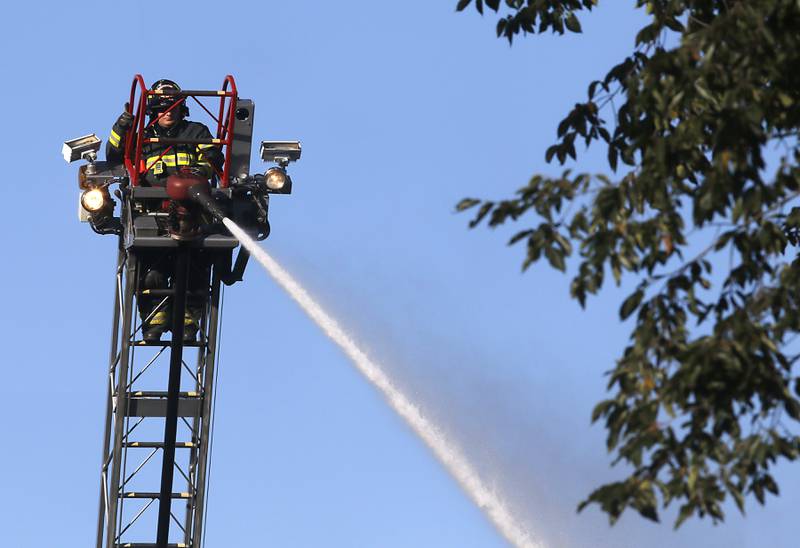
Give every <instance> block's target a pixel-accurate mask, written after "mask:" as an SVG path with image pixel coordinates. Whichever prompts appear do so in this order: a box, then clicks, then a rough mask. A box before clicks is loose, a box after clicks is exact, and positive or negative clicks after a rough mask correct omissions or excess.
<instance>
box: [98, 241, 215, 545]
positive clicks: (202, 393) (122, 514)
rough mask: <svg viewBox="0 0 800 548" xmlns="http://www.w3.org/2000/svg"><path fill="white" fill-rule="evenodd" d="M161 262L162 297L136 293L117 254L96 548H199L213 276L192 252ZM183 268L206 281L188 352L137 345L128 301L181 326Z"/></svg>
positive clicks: (129, 266) (126, 263)
mask: <svg viewBox="0 0 800 548" xmlns="http://www.w3.org/2000/svg"><path fill="white" fill-rule="evenodd" d="M171 253H172V254H173V255H172V256H173V257H174V260H175V262H176V268H175V275H174V276H173V277H172V278H173V280H172V287H170V288H168V289H161V290H146V289H142V288H140V287H138V280H139V279H140V276H139V272H138V269H139V268H140V259H139V258H138V257H137V254H136V252H135V251H134V250H121V251H120V253H119V258H118V261H117V278H116V288H115V294H114V317H113V318H114V319H113V333H112V338H111V353H110V360H109V361H110V363H109V368H108V398H107V405H106V421H105V435H104V444H103V460H102V473H101V485H100V511H99V513H98V516H99V517H98V523H97V544H96V546H97V548H117V547H130V548H145V547H159V548H161V547H167V546H169V547H186V548H199V547H200V546H201V539H202V532H203V514H204V508H205V487H206V477H207V470H208V460H209V443H208V442H209V439H210V434H211V423H212V421H211V416H212V401H213V389H214V386H213V383H214V365H215V357H216V351H217V333H218V330H219V321H220V314H219V301H220V271H221V270H222V269H221V268H219V266H218V265H217V264H215V263H214V262H213V261H211V262H210V264H208V263H209V261H199V260H195V261H194V264H193V262H192V259H196V256H195V254H196V253H197V251H196V250H192V249H189V248H181V247H179V248H178V250H177V251H176V250H174V249H173V250H172V251H171ZM181 261H183V263H182V262H181ZM187 263H188V264H187ZM184 267H185V269H183V270H181V269H182V268H184ZM190 268H203V269H205V273H204V274H203V275H204V276H206V277H205V278H204V279H206V280H207V281H208V285H207V289H206V290H204V291H201V292H200V293H202V294H203V295H202V297H201V298H202V299H203V301H204V305H203V310H202V314H201V321H200V326H199V333H198V340H197V342H186V343H184V342H183V341H182V340H180V339H179V340H175V341H172V340H169V335H167V334H165V336H164V338H166V339H168V340H165V341H161V342H155V343H153V342H145V341H143V338H142V322H141V320H140V318H139V314H138V313H137V299H138V298H141V297H142V296H143V295H144V294H148V298H154V299H158V301H157V302H158V306H157V307H156V310H154V311H153V313H155V312H156V311H158V310H161V309H164V308H165V307H170V308H171V309H172V314H173V316H174V317H178V318H179V322H180V323H181V324H182V321H183V310H184V309H185V300H186V298H185V285H186V276H185V274H186V272H187V270H186V269H190ZM181 290H183V291H181ZM181 293H183V296H181ZM195 297H197V295H195ZM175 329H176V326H175V325H173V331H175ZM182 330H183V329H182V327H181V328H180V329H178V331H182ZM176 339H178V338H177V337H176ZM181 339H182V337H181ZM181 507H183V511H181ZM154 533H155V534H156V536H155V537H154Z"/></svg>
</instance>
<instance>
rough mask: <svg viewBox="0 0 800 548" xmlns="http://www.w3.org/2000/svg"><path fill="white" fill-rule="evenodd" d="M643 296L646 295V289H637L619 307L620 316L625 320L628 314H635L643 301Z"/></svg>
mask: <svg viewBox="0 0 800 548" xmlns="http://www.w3.org/2000/svg"><path fill="white" fill-rule="evenodd" d="M642 297H644V291H642V290H641V289H637V290H636V291H634V292H633V293H631V294H630V295H629V296H628V298H627V299H625V300H624V301H623V302H622V306H621V307H620V309H619V317H620V319H621V320H625V319H627V318H628V316H630V315H631V314H633V312H634V311H635V310H636V308H637V307H638V306H639V303H641V302H642Z"/></svg>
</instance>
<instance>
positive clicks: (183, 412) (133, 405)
mask: <svg viewBox="0 0 800 548" xmlns="http://www.w3.org/2000/svg"><path fill="white" fill-rule="evenodd" d="M200 402H201V398H197V397H194V398H180V399H179V400H178V416H179V417H196V416H199V415H200V412H201V406H200ZM126 411H127V413H126V415H127V416H128V417H166V416H167V399H166V398H161V397H158V398H137V397H135V396H134V397H130V398H128V409H127V410H126Z"/></svg>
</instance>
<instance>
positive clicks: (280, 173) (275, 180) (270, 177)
mask: <svg viewBox="0 0 800 548" xmlns="http://www.w3.org/2000/svg"><path fill="white" fill-rule="evenodd" d="M288 180H289V176H288V175H287V174H286V172H285V171H284V170H283V169H281V168H279V167H271V168H269V169H268V170H267V172H266V173H264V184H266V185H267V188H268V189H269V190H274V191H277V192H280V191H281V190H283V188H284V187H285V186H286V183H287V182H288Z"/></svg>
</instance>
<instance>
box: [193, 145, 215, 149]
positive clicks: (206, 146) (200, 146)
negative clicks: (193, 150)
mask: <svg viewBox="0 0 800 548" xmlns="http://www.w3.org/2000/svg"><path fill="white" fill-rule="evenodd" d="M213 146H214V145H197V150H203V149H204V148H211V147H213Z"/></svg>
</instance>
